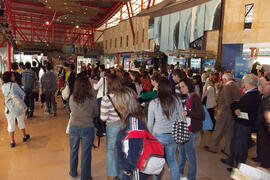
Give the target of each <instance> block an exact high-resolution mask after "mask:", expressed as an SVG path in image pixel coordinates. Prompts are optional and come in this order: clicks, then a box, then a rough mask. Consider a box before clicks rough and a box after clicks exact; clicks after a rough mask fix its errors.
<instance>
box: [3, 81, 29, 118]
mask: <svg viewBox="0 0 270 180" xmlns="http://www.w3.org/2000/svg"><path fill="white" fill-rule="evenodd" d="M12 88H13V86H12V83H10V88H9V93H8V95H7V99H6V101H5V105H6V107H7V109H8V111H9V113H12V114H14V115H15V116H16V117H18V116H21V115H23V114H24V113H25V111H26V110H27V106H26V104H25V103H24V101H23V99H21V98H20V97H19V96H17V95H15V94H14V93H13V92H11V91H12Z"/></svg>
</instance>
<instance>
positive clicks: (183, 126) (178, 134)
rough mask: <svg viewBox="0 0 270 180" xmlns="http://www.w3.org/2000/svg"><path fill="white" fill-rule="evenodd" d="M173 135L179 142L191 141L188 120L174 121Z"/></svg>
mask: <svg viewBox="0 0 270 180" xmlns="http://www.w3.org/2000/svg"><path fill="white" fill-rule="evenodd" d="M172 135H173V138H174V141H175V142H176V143H177V144H185V143H186V142H188V141H189V130H188V126H187V122H186V121H175V122H174V123H173V129H172Z"/></svg>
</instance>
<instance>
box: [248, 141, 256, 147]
mask: <svg viewBox="0 0 270 180" xmlns="http://www.w3.org/2000/svg"><path fill="white" fill-rule="evenodd" d="M255 145H256V143H255V142H254V141H250V142H249V143H248V149H249V148H252V147H253V146H255Z"/></svg>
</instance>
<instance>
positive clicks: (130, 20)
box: [126, 3, 136, 45]
mask: <svg viewBox="0 0 270 180" xmlns="http://www.w3.org/2000/svg"><path fill="white" fill-rule="evenodd" d="M126 6H127V11H128V19H129V24H130V28H131V33H132V37H133V45H135V43H136V40H135V32H134V27H133V23H132V19H131V17H130V12H129V7H128V3H126Z"/></svg>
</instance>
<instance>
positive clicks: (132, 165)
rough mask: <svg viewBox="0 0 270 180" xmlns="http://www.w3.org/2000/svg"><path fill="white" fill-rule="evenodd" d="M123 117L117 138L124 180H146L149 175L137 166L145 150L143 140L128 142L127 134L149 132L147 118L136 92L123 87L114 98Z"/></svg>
mask: <svg viewBox="0 0 270 180" xmlns="http://www.w3.org/2000/svg"><path fill="white" fill-rule="evenodd" d="M112 99H113V102H115V107H116V109H117V110H118V111H119V113H120V116H121V126H122V128H121V130H120V132H119V133H118V136H117V143H116V144H117V153H118V162H119V165H120V167H121V168H122V171H123V177H122V180H135V179H136V180H145V179H148V177H149V176H148V175H146V174H143V173H141V172H139V170H138V169H137V164H138V161H139V158H140V153H141V151H142V148H143V138H134V139H128V140H126V139H125V137H126V135H127V132H130V131H133V130H147V127H146V123H145V122H146V117H145V115H144V113H143V110H142V108H141V106H140V104H139V102H138V100H137V94H136V92H134V90H132V89H130V88H128V87H123V88H121V89H120V90H119V91H118V92H117V93H116V94H115V96H114V97H113V98H112Z"/></svg>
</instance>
